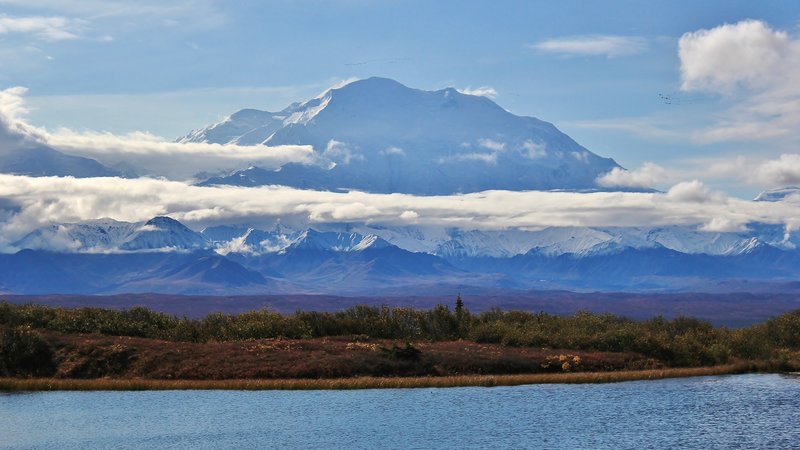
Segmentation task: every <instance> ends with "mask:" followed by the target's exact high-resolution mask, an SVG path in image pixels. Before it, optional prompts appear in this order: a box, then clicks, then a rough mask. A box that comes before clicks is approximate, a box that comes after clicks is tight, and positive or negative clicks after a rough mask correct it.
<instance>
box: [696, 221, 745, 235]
mask: <svg viewBox="0 0 800 450" xmlns="http://www.w3.org/2000/svg"><path fill="white" fill-rule="evenodd" d="M699 229H700V231H708V232H714V233H731V232H739V231H747V224H746V223H740V222H736V221H734V220H732V219H730V218H728V217H714V218H712V219H711V220H710V221H709V222H708V223H704V224H703V225H701V226H700V228H699Z"/></svg>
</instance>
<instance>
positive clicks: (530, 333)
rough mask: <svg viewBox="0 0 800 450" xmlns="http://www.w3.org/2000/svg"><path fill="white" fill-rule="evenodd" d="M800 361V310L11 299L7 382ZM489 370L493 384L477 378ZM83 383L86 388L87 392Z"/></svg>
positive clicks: (332, 376) (0, 307) (3, 360)
mask: <svg viewBox="0 0 800 450" xmlns="http://www.w3.org/2000/svg"><path fill="white" fill-rule="evenodd" d="M798 355H800V310H797V311H794V312H790V313H787V314H784V315H781V316H778V317H775V318H773V319H770V320H768V321H766V322H763V323H761V324H757V325H754V326H750V327H747V328H738V329H729V328H726V327H714V326H712V325H711V324H709V323H708V322H705V321H701V320H697V319H693V318H689V317H677V318H674V319H671V320H667V319H665V318H662V317H655V318H652V319H650V320H645V321H635V320H631V319H628V318H624V317H618V316H614V315H610V314H593V313H589V312H578V313H576V314H574V315H571V316H556V315H552V314H546V313H532V312H525V311H501V310H499V309H491V310H488V311H484V312H482V313H480V314H472V313H471V312H470V311H469V310H468V309H467V308H466V307H465V306H464V303H463V301H462V300H461V298H460V296H459V297H458V298H457V300H456V302H455V307H454V308H453V309H451V308H450V307H448V306H446V305H438V306H436V307H434V308H432V309H429V310H420V309H413V308H390V307H386V306H382V307H374V306H365V305H361V306H354V307H351V308H348V309H345V310H341V311H338V312H315V311H297V312H296V313H294V314H290V315H285V314H279V313H276V312H273V311H266V310H263V311H253V312H248V313H243V314H238V315H230V314H221V313H220V314H210V315H207V316H205V317H203V318H199V319H191V318H185V317H176V316H172V315H168V314H164V313H158V312H154V311H151V310H148V309H145V308H140V307H136V308H131V309H127V310H111V309H101V308H77V309H67V308H57V307H49V306H42V305H33V304H29V305H13V304H9V303H5V302H0V376H2V377H6V378H5V379H4V381H3V383H4V384H0V388H5V389H12V388H14V386H16V387H17V388H19V387H20V386H21V384H20V383H22V381H20V380H24V381H25V383H28V384H27V386H29V387H30V388H36V386H38V388H43V387H46V386H48V385H47V384H42V385H37V384H36V382H35V381H32V380H43V379H47V380H61V381H60V383H62V387H63V386H65V385H64V383H65V382H66V380H79V379H82V380H97V379H102V380H106V381H107V382H108V383H111V384H113V385H114V386H117V387H119V386H125V383H123V381H121V380H160V382H162V386H173V387H175V388H178V387H177V386H175V385H174V384H164V383H167V382H168V381H169V382H174V381H176V380H194V381H195V382H199V381H202V380H207V381H208V380H216V381H217V382H221V381H220V380H228V381H227V383H228V384H227V386H240V385H242V384H241V383H244V385H247V386H259V384H258V383H257V382H256V381H254V380H273V381H271V382H270V383H272V384H269V383H267V384H263V383H262V384H261V386H266V387H271V388H280V386H284V387H287V386H295V387H298V386H301V385H299V384H296V383H300V382H298V381H295V382H293V383H295V384H292V383H290V382H289V381H287V380H299V379H305V380H328V381H325V383H328V384H331V383H332V384H331V386H332V387H336V386H339V385H342V386H344V384H347V383H345V382H344V381H342V380H345V379H356V378H358V379H361V381H360V382H359V383H362V384H363V383H364V382H365V381H364V379H367V378H370V377H379V378H381V379H382V378H385V377H391V378H396V380H395V381H393V382H391V383H388V384H387V385H388V386H395V385H397V386H398V387H403V386H400V385H402V384H403V383H404V382H402V381H400V378H402V377H406V378H404V379H407V378H408V377H411V379H418V378H419V377H425V378H426V379H429V378H441V377H450V378H451V381H452V383H453V384H454V385H459V383H466V384H491V385H494V384H504V383H511V384H514V382H512V381H506V382H503V381H501V380H500V379H499V378H497V376H512V375H513V376H516V377H518V378H516V379H514V380H517V381H518V382H523V381H524V380H528V382H537V379H534V378H529V379H525V378H519V377H520V376H522V377H524V376H528V375H530V376H533V375H536V376H538V377H540V378H539V379H538V380H539V381H544V379H543V378H541V377H542V376H555V375H569V376H570V377H572V378H568V377H567V378H564V377H562V378H560V379H561V380H562V381H565V382H566V381H570V380H572V381H603V380H605V381H611V380H613V377H612V378H608V376H605V377H606V378H603V376H600V377H599V378H598V376H597V375H591V374H597V373H606V374H608V373H618V374H632V372H630V371H639V372H636V373H638V374H639V375H627V376H625V378H626V379H627V378H653V377H656V378H657V377H659V375H658V374H657V373H655V372H652V371H662V372H660V373H661V374H662V375H661V376H666V375H663V374H664V373H665V372H663V371H664V370H673V371H674V372H673V373H674V375H681V374H683V375H687V374H693V375H697V374H704V373H728V372H741V371H748V370H768V371H777V370H786V371H789V370H797V368H798V361H800V359H799V358H798ZM709 367H716V368H717V369H713V370H706V369H708V368H709ZM641 371H644V372H641ZM647 371H650V372H649V373H650V374H649V375H647V376H645V375H643V374H644V373H645V372H647ZM680 371H682V372H680ZM654 373H655V374H654ZM489 375H491V376H493V377H494V378H491V381H486V379H483V380H484V381H478V379H471V381H470V382H467V381H465V380H466V379H468V377H471V376H473V377H474V376H489ZM415 377H416V378H415ZM454 377H455V378H454ZM457 377H461V378H460V380H461V381H456V378H457ZM465 377H467V378H465ZM592 377H594V378H592ZM370 379H371V378H370ZM376 379H377V378H376ZM9 380H17V381H14V382H13V383H11V381H9ZM109 380H116V381H113V382H112V381H109ZM232 380H250V381H247V382H246V383H245V382H244V381H242V382H241V383H239V382H233V381H232ZM276 380H283V381H281V382H280V383H278V382H277V381H276ZM331 380H339V381H336V382H333V381H331ZM508 380H512V379H511V378H509V379H508ZM53 382H55V381H48V383H51V384H50V386H52V383H53ZM320 382H321V381H318V382H317V383H320ZM9 383H11V384H9ZM31 383H33V384H31ZM76 383H78V384H73V385H72V386H80V382H78V381H76ZM231 383H233V384H231ZM237 383H239V384H237ZM248 383H249V384H248ZM276 383H277V384H276ZM281 383H283V384H281ZM337 383H338V385H337ZM353 383H355V382H350V385H351V387H353V386H356V385H358V384H357V383H356V384H353ZM381 383H383V384H381ZM392 383H394V384H392ZM408 383H410V385H413V384H414V382H410V381H409V382H408ZM384 384H386V383H385V382H384V381H381V382H375V383H372V385H374V386H379V385H384ZM423 384H424V385H434V383H433V382H432V381H430V380H428V381H427V382H425V383H423ZM109 386H110V385H109ZM130 386H133V385H130ZM342 386H339V387H342ZM358 386H360V385H358ZM107 387H108V386H107ZM218 387H223V385H220V386H218Z"/></svg>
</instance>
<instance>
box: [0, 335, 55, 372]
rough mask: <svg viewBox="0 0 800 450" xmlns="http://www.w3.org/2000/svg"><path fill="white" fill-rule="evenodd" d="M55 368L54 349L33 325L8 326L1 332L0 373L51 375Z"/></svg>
mask: <svg viewBox="0 0 800 450" xmlns="http://www.w3.org/2000/svg"><path fill="white" fill-rule="evenodd" d="M55 370H56V363H55V360H54V358H53V349H52V348H51V347H50V344H49V343H48V342H47V341H46V340H45V339H44V338H43V337H42V335H41V334H39V333H38V332H36V331H34V330H33V329H31V327H29V326H19V327H15V328H6V329H5V330H4V331H3V333H2V334H0V374H2V375H3V376H34V377H36V376H39V377H41V376H51V375H53V374H54V373H55Z"/></svg>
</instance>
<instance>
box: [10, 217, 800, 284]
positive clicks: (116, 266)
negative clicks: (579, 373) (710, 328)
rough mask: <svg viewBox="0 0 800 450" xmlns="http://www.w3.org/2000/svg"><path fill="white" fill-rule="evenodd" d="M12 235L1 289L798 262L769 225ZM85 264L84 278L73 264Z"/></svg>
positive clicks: (686, 278)
mask: <svg viewBox="0 0 800 450" xmlns="http://www.w3.org/2000/svg"><path fill="white" fill-rule="evenodd" d="M15 246H16V247H17V248H18V249H21V251H19V252H18V253H16V254H5V255H0V266H2V267H5V268H6V269H7V271H8V272H7V273H6V274H5V276H4V277H0V288H3V287H5V289H12V290H21V291H24V292H49V291H53V292H55V291H58V289H68V290H70V289H78V287H75V286H77V285H75V284H74V280H82V281H81V282H83V283H85V284H86V287H85V288H80V289H82V290H81V292H123V291H125V290H126V289H127V290H131V289H133V290H135V291H146V290H148V289H149V288H148V286H150V287H151V288H152V289H153V290H156V291H159V290H165V292H167V291H168V292H184V291H185V292H200V291H202V292H227V291H230V292H249V293H253V292H265V289H267V290H269V291H270V292H275V290H276V289H283V292H325V293H339V294H342V293H348V294H353V293H370V292H371V293H374V292H375V290H380V289H389V287H391V288H392V289H397V290H399V292H406V293H410V292H422V291H424V289H427V287H429V286H433V285H440V284H446V285H449V286H461V287H464V288H468V287H470V286H472V287H476V288H478V287H482V288H497V287H514V288H521V289H531V288H543V287H544V288H556V287H557V288H585V289H623V290H624V289H673V288H676V287H680V286H690V285H693V283H698V282H700V281H702V280H713V281H714V282H718V281H719V280H722V279H729V280H734V279H737V280H748V279H754V280H783V281H785V280H791V279H793V278H794V277H796V276H797V275H798V269H797V267H800V252H798V251H797V250H796V248H797V238H795V237H794V236H793V235H791V234H787V232H786V230H785V229H784V227H782V226H780V225H770V224H751V225H750V231H746V232H737V233H710V232H704V231H700V230H699V229H697V228H692V227H679V226H672V227H654V228H589V227H562V228H555V227H553V228H545V229H542V230H537V231H523V230H496V231H486V230H457V229H446V228H437V227H380V226H370V225H367V224H324V225H319V226H318V227H315V228H292V227H288V226H286V225H282V224H278V225H276V226H274V227H272V228H269V229H265V230H262V229H257V228H255V227H247V226H215V227H209V228H206V229H204V230H202V232H196V231H193V230H191V229H189V228H188V227H186V226H184V225H183V224H181V223H180V222H178V221H176V220H174V219H171V218H168V217H155V218H153V219H151V220H149V221H147V222H139V223H126V222H118V221H114V220H110V219H103V220H96V221H90V222H86V223H79V224H54V225H51V226H49V227H45V228H42V229H39V230H36V231H34V232H32V233H30V234H28V235H27V236H25V237H24V238H23V239H21V240H19V241H18V242H16V244H15ZM169 255H175V256H169ZM81 267H82V268H85V269H86V270H88V271H89V273H92V274H93V278H92V280H93V281H90V280H88V279H86V277H85V276H83V275H80V274H77V273H76V272H75V271H76V270H79V269H80V268H81ZM37 268H38V269H37ZM37 270H38V271H39V272H40V273H47V274H50V275H48V278H47V279H46V280H45V281H42V283H44V284H42V285H39V284H37V283H36V282H35V280H34V278H35V275H36V272H37ZM81 273H82V272H81ZM698 280H700V281H698ZM148 283H150V284H148ZM51 284H52V286H50V285H51ZM47 286H50V288H47ZM276 286H280V288H278V287H276ZM426 286H427V287H426ZM51 288H52V289H51ZM48 289H50V290H48Z"/></svg>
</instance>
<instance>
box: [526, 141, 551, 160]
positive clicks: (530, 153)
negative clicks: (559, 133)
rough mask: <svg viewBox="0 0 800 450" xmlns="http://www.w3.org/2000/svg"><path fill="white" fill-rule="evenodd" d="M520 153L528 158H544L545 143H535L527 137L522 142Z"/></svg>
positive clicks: (545, 151)
mask: <svg viewBox="0 0 800 450" xmlns="http://www.w3.org/2000/svg"><path fill="white" fill-rule="evenodd" d="M522 154H524V155H525V156H527V157H528V158H530V159H537V158H544V157H545V156H547V145H546V144H545V143H544V142H542V143H537V142H533V141H532V140H530V139H528V140H527V141H525V142H523V143H522Z"/></svg>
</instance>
